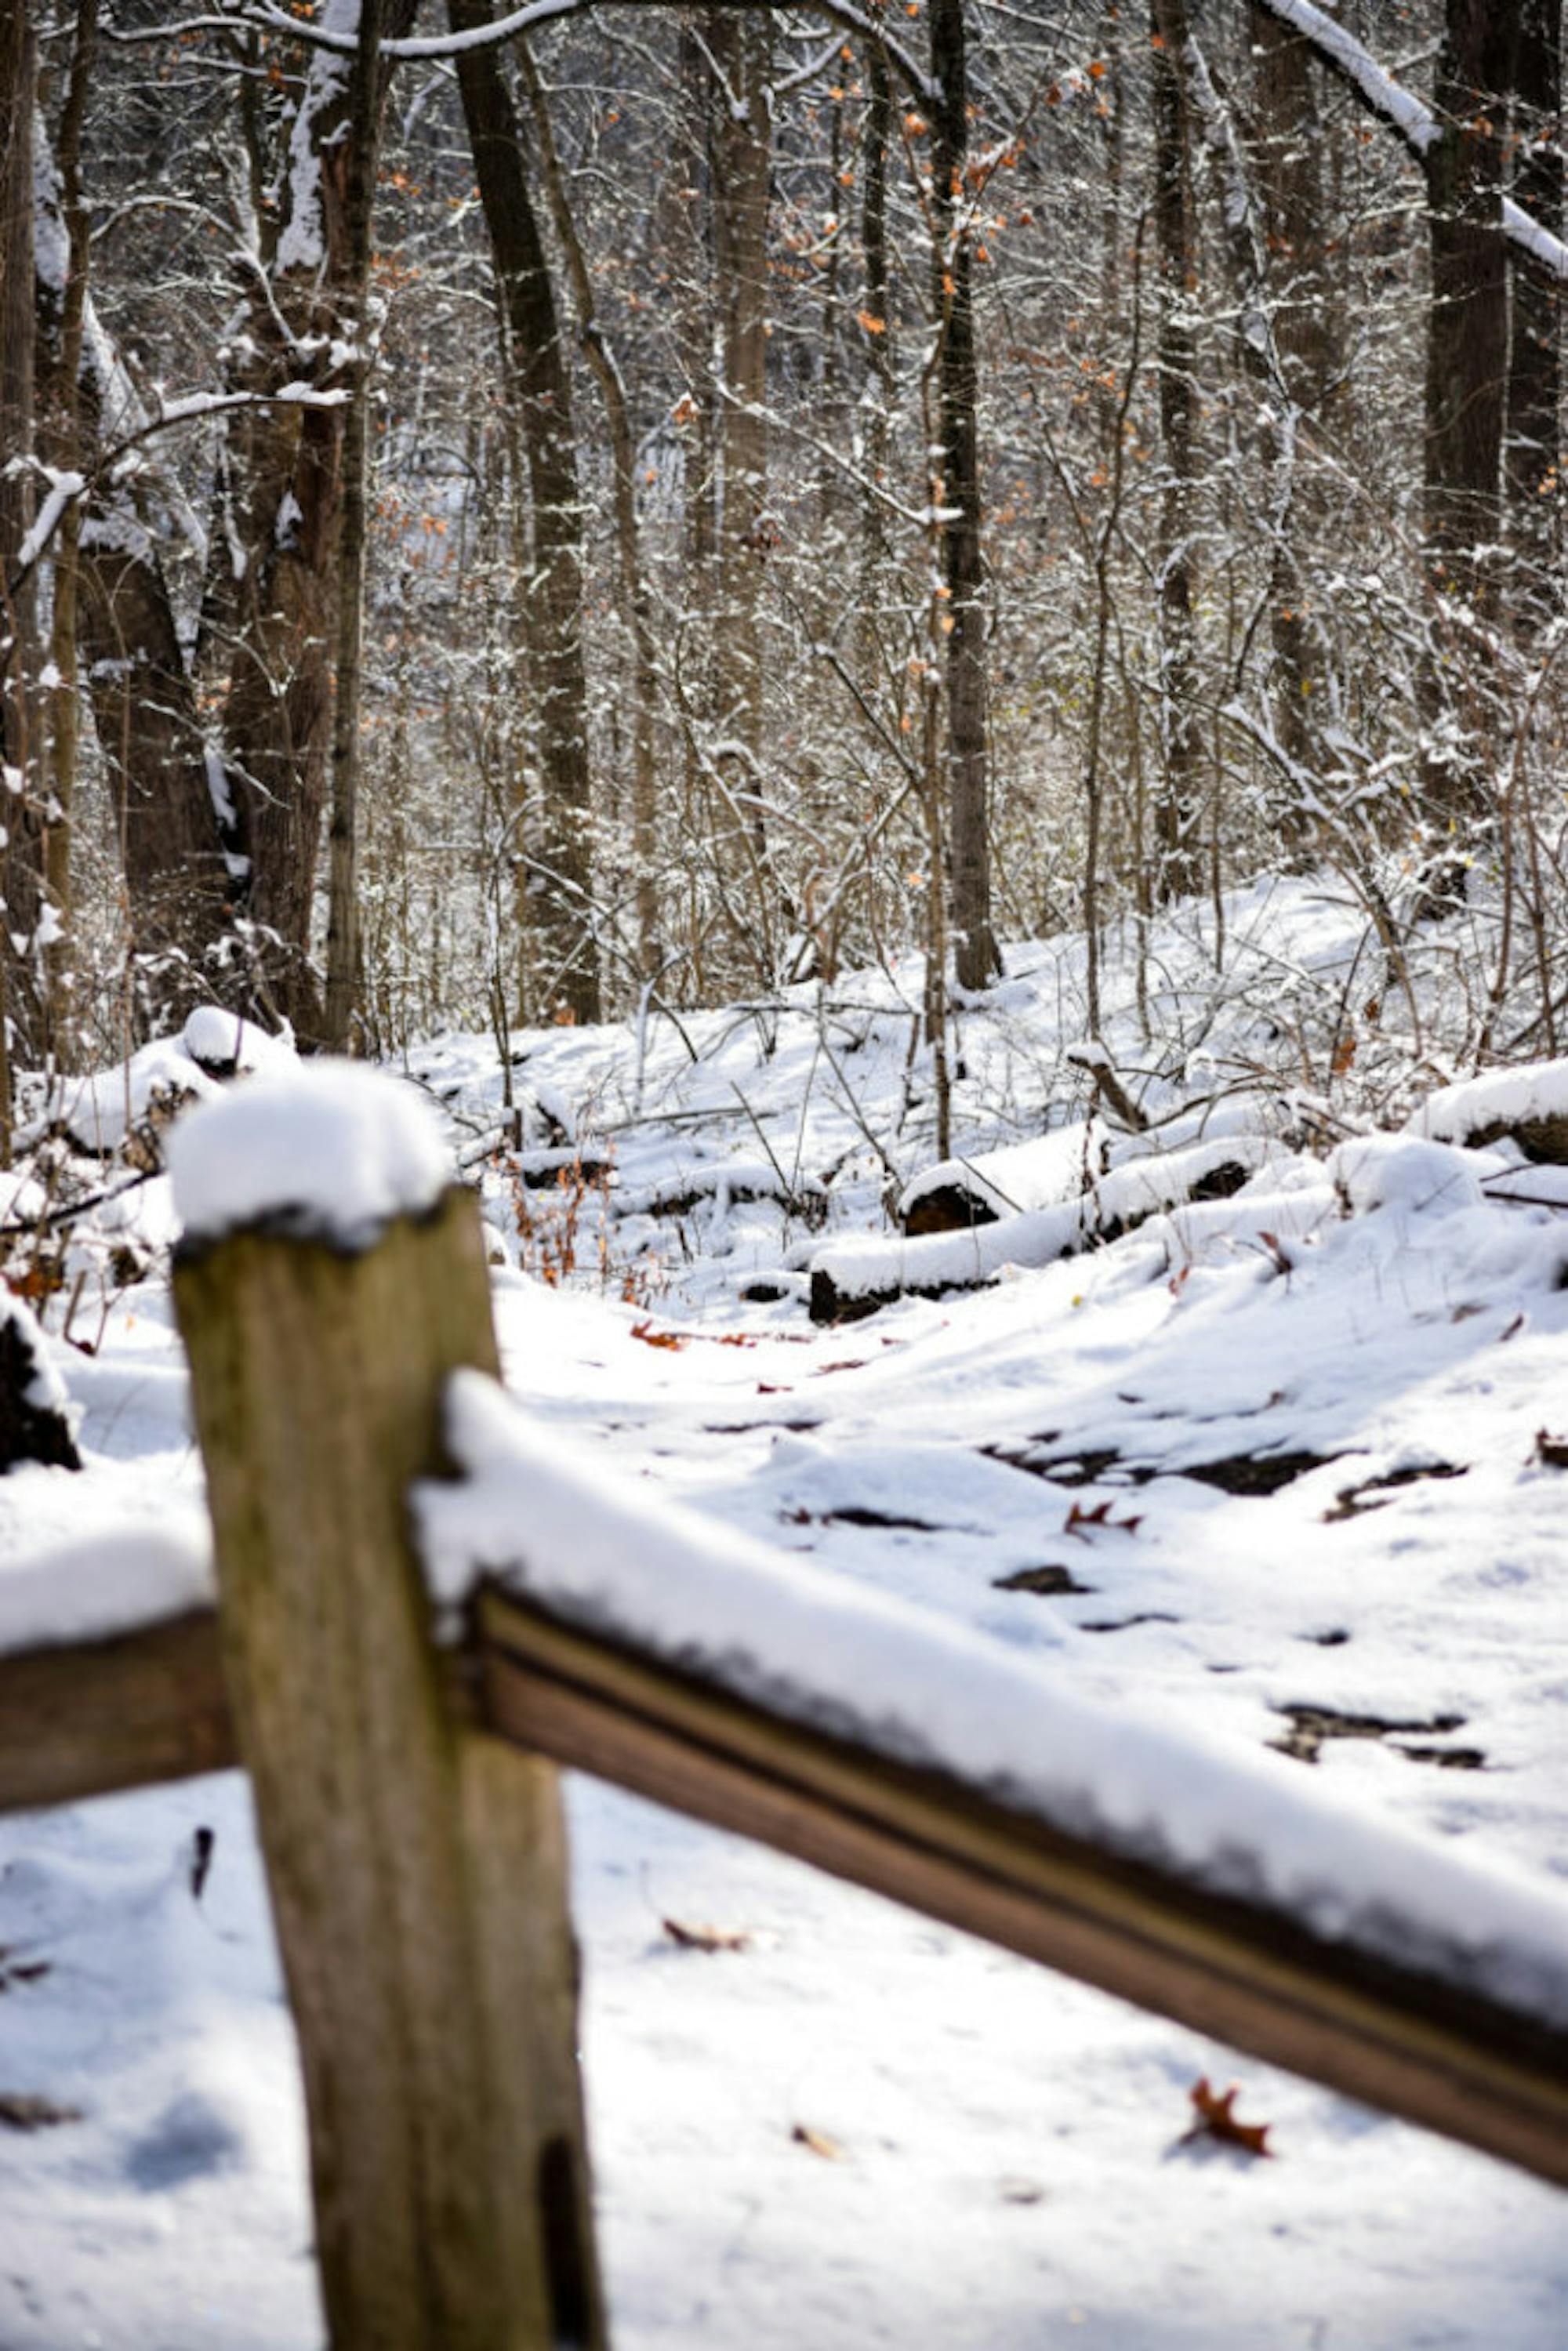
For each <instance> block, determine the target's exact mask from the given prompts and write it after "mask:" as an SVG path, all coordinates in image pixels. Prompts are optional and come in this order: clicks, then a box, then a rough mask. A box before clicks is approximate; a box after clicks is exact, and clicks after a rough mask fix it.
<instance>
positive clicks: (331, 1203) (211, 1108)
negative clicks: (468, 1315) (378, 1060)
mask: <svg viewBox="0 0 1568 2351" xmlns="http://www.w3.org/2000/svg"><path fill="white" fill-rule="evenodd" d="M166 1154H167V1158H168V1164H169V1173H170V1175H171V1177H172V1181H173V1186H174V1205H175V1207H176V1208H177V1209H178V1210H179V1214H180V1218H181V1222H182V1223H183V1226H184V1228H185V1237H186V1239H187V1241H189V1242H197V1241H212V1240H216V1239H218V1238H221V1237H222V1236H223V1235H224V1234H225V1233H231V1232H236V1231H238V1230H239V1229H240V1228H242V1227H243V1226H247V1225H267V1226H272V1227H279V1228H287V1229H288V1230H290V1231H293V1232H296V1233H298V1234H299V1235H301V1236H302V1237H308V1238H313V1239H317V1240H322V1241H326V1242H329V1243H332V1244H335V1245H336V1246H337V1247H339V1248H340V1249H345V1248H346V1249H362V1248H364V1247H366V1246H368V1244H369V1243H370V1242H371V1241H372V1240H373V1239H375V1238H376V1237H377V1236H378V1234H379V1233H380V1231H381V1229H382V1227H383V1226H384V1225H385V1224H386V1223H387V1221H388V1219H389V1218H390V1217H397V1216H405V1217H418V1216H423V1215H424V1214H425V1213H426V1211H427V1210H429V1209H431V1208H433V1207H434V1206H435V1203H436V1201H437V1200H438V1199H439V1198H440V1196H441V1195H442V1193H443V1191H444V1189H445V1187H446V1186H447V1185H448V1184H449V1183H450V1182H451V1180H452V1175H453V1165H452V1155H451V1153H450V1152H449V1151H448V1149H447V1147H446V1144H445V1141H444V1138H443V1135H442V1133H441V1126H440V1123H439V1121H438V1119H437V1117H436V1115H435V1112H434V1109H433V1107H432V1106H431V1104H430V1103H429V1102H427V1101H426V1100H425V1098H424V1097H423V1094H421V1093H420V1092H419V1091H418V1090H417V1088H416V1087H414V1086H413V1085H412V1084H411V1083H409V1082H408V1081H405V1080H403V1079H400V1078H393V1077H389V1076H387V1075H386V1074H385V1073H384V1072H382V1071H379V1070H370V1069H366V1068H365V1067H364V1065H363V1064H362V1063H361V1062H358V1061H326V1060H324V1061H305V1062H300V1063H298V1065H296V1066H292V1067H289V1068H287V1069H283V1070H279V1071H277V1072H276V1073H272V1072H269V1073H268V1074H267V1075H266V1076H263V1077H258V1078H254V1079H252V1080H251V1081H249V1082H248V1083H246V1084H243V1085H238V1086H235V1087H233V1088H231V1089H230V1090H229V1091H228V1092H225V1093H224V1094H223V1095H221V1096H220V1097H219V1098H218V1099H217V1100H216V1101H214V1102H204V1103H201V1104H199V1105H198V1106H197V1108H196V1109H194V1110H193V1111H190V1112H187V1113H186V1115H185V1116H184V1117H183V1118H182V1119H180V1120H179V1121H178V1122H177V1123H176V1124H175V1125H174V1127H173V1128H172V1131H171V1133H170V1134H169V1137H168V1142H167V1145H166Z"/></svg>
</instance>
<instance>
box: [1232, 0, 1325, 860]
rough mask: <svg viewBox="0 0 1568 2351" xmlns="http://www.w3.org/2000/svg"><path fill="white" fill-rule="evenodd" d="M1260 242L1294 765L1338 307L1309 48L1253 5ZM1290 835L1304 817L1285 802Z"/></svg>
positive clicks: (1305, 746)
mask: <svg viewBox="0 0 1568 2351" xmlns="http://www.w3.org/2000/svg"><path fill="white" fill-rule="evenodd" d="M1248 20H1249V21H1248V29H1249V36H1250V39H1251V43H1252V56H1253V61H1254V90H1255V96H1256V105H1257V117H1258V137H1257V156H1258V163H1259V173H1260V180H1261V183H1262V188H1263V197H1264V207H1265V221H1266V228H1267V246H1268V281H1267V306H1268V320H1269V330H1270V335H1271V336H1272V340H1273V356H1274V359H1275V360H1276V362H1277V364H1278V366H1279V369H1280V372H1281V379H1282V381H1281V384H1280V386H1279V388H1278V389H1279V391H1280V392H1281V393H1283V394H1284V395H1285V396H1286V398H1287V399H1288V401H1289V403H1290V413H1289V414H1288V415H1285V416H1281V417H1278V418H1276V419H1275V420H1274V422H1273V424H1272V426H1271V428H1270V436H1269V437H1270V456H1271V466H1270V470H1271V472H1272V474H1273V476H1274V483H1275V488H1274V495H1273V499H1272V507H1273V512H1272V514H1271V516H1270V522H1271V526H1272V528H1273V530H1274V534H1275V538H1274V559H1273V566H1272V572H1271V576H1270V591H1269V629H1270V639H1271V642H1272V648H1273V656H1274V672H1275V675H1274V687H1275V692H1274V707H1275V712H1276V726H1277V731H1278V734H1279V738H1280V742H1281V747H1282V748H1283V750H1284V751H1285V753H1286V755H1287V757H1288V758H1290V760H1291V764H1292V766H1293V767H1295V768H1298V769H1300V770H1301V771H1302V772H1304V773H1306V774H1309V775H1310V774H1312V773H1314V772H1315V771H1316V769H1317V768H1318V766H1319V764H1320V758H1319V753H1320V746H1319V741H1318V732H1317V726H1316V724H1315V720H1316V717H1317V705H1318V704H1319V703H1321V702H1322V698H1323V697H1322V643H1321V641H1320V638H1319V634H1318V631H1317V627H1316V625H1315V623H1314V622H1313V619H1312V611H1311V602H1312V599H1311V593H1310V590H1309V589H1308V587H1307V584H1306V578H1305V565H1304V561H1303V556H1304V552H1305V545H1306V542H1307V540H1308V538H1310V535H1311V531H1312V526H1313V524H1314V523H1315V522H1316V521H1317V520H1318V519H1319V501H1318V499H1317V498H1316V497H1315V496H1314V495H1313V492H1314V478H1313V475H1312V470H1311V468H1310V467H1309V466H1307V465H1303V463H1302V458H1301V449H1300V447H1299V445H1298V441H1297V422H1298V419H1300V418H1303V417H1304V418H1311V419H1312V420H1314V421H1316V420H1318V419H1321V417H1322V413H1323V408H1324V404H1325V402H1326V401H1327V399H1328V397H1329V392H1330V388H1331V386H1332V385H1333V381H1334V380H1335V377H1336V375H1337V373H1338V371H1339V367H1340V363H1341V356H1342V354H1341V343H1342V339H1343V314H1342V311H1341V308H1340V305H1339V301H1338V299H1337V294H1336V289H1335V288H1334V287H1333V285H1332V283H1331V282H1330V276H1329V267H1328V260H1329V256H1328V239H1327V232H1326V227H1325V222H1324V214H1323V198H1322V173H1321V171H1320V156H1321V153H1322V120H1321V119H1320V116H1319V112H1318V105H1317V98H1316V93H1315V91H1314V89H1313V87H1312V69H1311V51H1310V50H1309V48H1308V47H1307V45H1306V43H1305V42H1304V41H1303V40H1301V37H1300V36H1299V35H1297V34H1295V33H1292V32H1291V31H1289V30H1288V29H1287V28H1286V27H1285V26H1282V25H1281V23H1280V22H1279V20H1278V18H1276V17H1274V16H1270V14H1269V12H1268V11H1267V10H1266V9H1264V8H1261V7H1259V6H1258V5H1256V0H1254V5H1252V6H1251V7H1250V8H1249V11H1248ZM1286 818H1287V822H1288V824H1289V827H1290V830H1291V831H1293V832H1298V833H1299V832H1301V831H1305V830H1306V828H1305V826H1304V824H1303V812H1302V811H1301V810H1300V809H1299V807H1298V806H1296V805H1295V803H1294V802H1293V801H1292V802H1288V803H1287V810H1286Z"/></svg>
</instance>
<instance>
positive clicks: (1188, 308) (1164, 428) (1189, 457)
mask: <svg viewBox="0 0 1568 2351" xmlns="http://www.w3.org/2000/svg"><path fill="white" fill-rule="evenodd" d="M1154 29H1155V35H1156V37H1157V46H1156V47H1155V56H1154V99H1155V230H1156V233H1157V237H1158V244H1159V264H1160V308H1159V333H1158V351H1157V365H1158V371H1159V383H1160V433H1161V437H1162V440H1163V442H1164V444H1165V496H1164V497H1163V499H1162V501H1161V506H1160V526H1159V541H1158V547H1157V550H1156V564H1157V577H1158V583H1159V599H1160V734H1161V749H1162V754H1163V769H1164V772H1163V775H1162V777H1161V781H1160V789H1159V792H1158V795H1157V797H1156V799H1155V810H1154V827H1155V848H1156V852H1157V858H1156V870H1155V896H1156V898H1162V899H1163V898H1172V897H1179V896H1183V895H1186V893H1189V892H1191V891H1194V890H1197V888H1199V887H1200V885H1201V882H1202V872H1203V861H1202V856H1201V852H1200V845H1199V841H1198V823H1199V816H1200V805H1201V802H1200V786H1199V768H1200V765H1201V762H1202V759H1203V733H1202V729H1201V727H1200V726H1199V724H1198V716H1197V632H1196V629H1195V626H1194V619H1193V589H1194V580H1193V558H1192V538H1193V530H1194V525H1195V514H1194V506H1195V500H1196V495H1197V383H1196V381H1195V377H1194V369H1195V366H1196V364H1197V350H1196V341H1195V337H1194V331H1193V302H1194V288H1195V287H1196V285H1197V235H1196V230H1195V224H1194V221H1193V212H1192V190H1191V154H1192V135H1191V125H1190V121H1189V109H1188V103H1187V93H1186V47H1187V41H1188V37H1189V31H1188V21H1187V11H1186V0H1155V5H1154Z"/></svg>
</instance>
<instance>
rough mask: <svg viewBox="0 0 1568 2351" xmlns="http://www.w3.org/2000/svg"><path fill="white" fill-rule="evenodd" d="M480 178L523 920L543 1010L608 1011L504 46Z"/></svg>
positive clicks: (545, 342) (570, 526) (522, 176)
mask: <svg viewBox="0 0 1568 2351" xmlns="http://www.w3.org/2000/svg"><path fill="white" fill-rule="evenodd" d="M490 14H491V11H490V7H489V5H488V0H447V16H448V21H449V22H450V24H451V26H452V28H453V30H454V32H459V33H460V32H469V31H473V30H474V29H476V27H477V26H482V25H485V24H487V23H488V22H489V19H490ZM457 79H458V86H459V88H460V89H461V91H462V96H463V112H464V118H465V121H466V123H467V126H468V139H469V143H470V146H471V147H472V149H473V154H474V172H475V177H476V180H477V181H478V183H479V201H480V203H481V204H482V205H483V207H484V212H485V225H486V229H487V230H488V232H489V237H490V249H491V253H492V255H493V256H494V259H495V267H496V279H497V287H498V290H499V294H500V299H501V304H502V308H503V309H504V312H505V315H506V321H507V365H508V369H509V371H510V378H511V381H510V386H509V389H510V392H511V396H512V399H513V402H514V403H515V406H516V412H517V423H518V426H519V429H520V431H521V434H522V441H523V449H524V455H525V457H526V460H527V464H528V488H529V495H530V506H531V514H532V525H533V547H532V556H533V563H532V576H531V579H530V581H529V587H528V625H529V637H530V643H531V651H532V654H533V660H534V668H535V674H536V676H537V680H538V758H539V768H540V773H541V778H542V787H543V791H542V797H543V807H542V811H541V824H540V831H539V836H538V840H537V841H533V842H530V843H528V844H527V846H526V848H525V852H524V862H523V866H522V869H521V874H522V901H521V904H520V905H519V913H520V914H521V915H522V917H523V921H524V925H525V928H526V930H528V931H530V932H532V933H533V934H534V935H535V936H536V937H537V939H538V945H539V947H540V950H541V954H540V956H539V957H538V961H539V963H540V965H541V967H542V978H543V994H544V1001H543V1004H542V1006H541V1009H542V1010H543V1012H544V1013H545V1015H546V1017H549V1014H550V1013H552V1012H553V1013H558V1014H561V1015H564V1016H565V1017H567V1018H570V1019H573V1020H597V1019H599V1015H600V992H599V950H598V945H597V942H596V939H595V935H594V929H593V920H592V901H591V827H592V796H591V771H590V763H589V746H588V687H587V681H586V678H585V675H584V671H583V656H582V600H583V557H582V504H581V496H580V491H579V487H578V473H577V442H576V436H575V434H574V432H573V428H572V416H571V386H570V379H569V377H568V373H567V366H566V352H565V347H564V342H563V339H562V335H561V330H560V322H559V317H558V314H557V310H556V301H555V291H554V288H553V287H552V285H551V282H550V274H549V261H548V259H547V257H546V254H545V248H544V240H543V238H542V237H541V236H540V235H539V226H538V219H537V217H536V215H535V212H534V204H533V197H532V195H531V193H530V192H529V188H528V174H527V172H526V171H525V169H524V164H523V154H522V148H521V145H520V141H519V138H518V129H517V111H516V109H515V108H514V106H513V104H512V99H511V93H510V91H509V90H508V89H507V84H506V81H505V79H504V78H503V76H502V71H501V65H500V52H499V50H497V48H495V47H488V48H469V49H463V50H460V51H459V52H458V56H457Z"/></svg>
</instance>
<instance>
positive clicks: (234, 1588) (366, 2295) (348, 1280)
mask: <svg viewBox="0 0 1568 2351" xmlns="http://www.w3.org/2000/svg"><path fill="white" fill-rule="evenodd" d="M174 1280H175V1298H176V1303H177V1307H178V1311H179V1318H180V1326H181V1330H182V1332H183V1336H184V1340H185V1343H186V1347H187V1350H188V1352H189V1354H190V1358H191V1372H192V1394H193V1403H194V1409H195V1416H196V1423H197V1429H198V1434H199V1436H200V1438H201V1443H202V1450H203V1454H204V1458H205V1462H206V1468H207V1487H208V1494H209V1498H210V1500H211V1505H212V1510H213V1522H214V1539H215V1548H216V1557H217V1566H218V1578H219V1585H220V1592H221V1601H222V1620H223V1629H224V1646H225V1664H226V1669H227V1678H228V1686H229V1689H230V1693H231V1696H232V1699H233V1703H234V1708H235V1719H236V1722H237V1726H238V1731H239V1740H240V1746H241V1750H242V1752H243V1755H244V1758H245V1761H246V1766H247V1768H248V1769H249V1771H250V1774H251V1779H252V1782H253V1784H254V1788H255V1792H256V1812H257V1817H258V1821H259V1824H260V1831H261V1842H262V1848H263V1852H264V1855H265V1856H266V1861H267V1876H268V1880H269V1883H270V1886H271V1890H272V1898H273V1905H274V1909H275V1912H276V1915H277V1928H278V1937H279V1941H280V1944H281V1946H282V1950H283V1957H284V1965H285V1969H286V1971H287V1980H288V1988H289V1995H290V1999H291V2001H292V2004H293V2009H294V2015H295V2021H296V2023H297V2025H298V2032H299V2042H300V2050H301V2055H302V2060H303V2066H304V2074H305V2085H306V2101H307V2107H308V2116H309V2125H310V2152H311V2171H312V2179H313V2185H314V2191H315V2200H316V2220H317V2241H318V2253H319V2260H320V2265H321V2277H322V2286H323V2294H324V2298H325V2301H326V2305H327V2313H328V2320H329V2327H330V2330H331V2337H332V2343H333V2346H334V2351H546V2346H549V2351H560V2346H589V2351H597V2346H600V2345H601V2343H602V2341H603V2320H602V2312H601V2298H600V2291H599V2284H598V2279H597V2273H596V2270H595V2265H594V2255H593V2243H592V2237H591V2229H590V2226H589V2220H588V2201H587V2193H588V2172H587V2157H586V2150H585V2142H584V2133H583V2124H582V2108H581V2098H580V2084H579V2079H578V2068H577V2061H576V2046H577V2041H576V2030H575V1998H576V1971H575V1963H574V1954H573V1949H572V1941H571V1931H570V1914H569V1911H568V1907H567V1890H566V1882H565V1841H564V1834H563V1831H562V1828H561V1823H560V1816H559V1792H558V1790H557V1786H556V1779H555V1773H554V1771H553V1768H552V1767H551V1766H550V1765H549V1764H547V1763H544V1762H541V1761H538V1759H537V1758H530V1757H522V1756H518V1755H517V1754H516V1753H513V1752H508V1751H507V1750H505V1749H504V1748H502V1747H501V1745H500V1744H499V1743H498V1742H497V1741H494V1740H487V1739H486V1738H484V1737H483V1736H482V1735H481V1734H479V1733H477V1732H476V1731H474V1730H473V1729H472V1728H470V1727H469V1726H467V1725H465V1724H464V1723H463V1722H462V1721H460V1720H459V1719H457V1718H456V1716H455V1711H454V1708H452V1706H451V1704H450V1703H449V1701H448V1698H447V1694H446V1686H445V1678H444V1672H443V1668H442V1666H441V1663H440V1661H439V1659H438V1657H437V1656H436V1653H435V1650H434V1646H433V1643H432V1640H431V1635H430V1627H429V1606H428V1603H427V1601H426V1598H425V1593H424V1588H423V1579H422V1576H421V1573H420V1570H419V1567H418V1563H417V1562H416V1560H415V1557H414V1554H413V1548H412V1544H411V1540H410V1533H409V1525H408V1516H407V1508H406V1496H407V1493H408V1489H409V1486H410V1484H411V1483H412V1482H413V1479H416V1478H419V1477H428V1476H430V1475H433V1474H438V1473H439V1472H440V1470H441V1469H442V1468H443V1466H444V1448H443V1442H442V1427H441V1413H442V1394H443V1388H444V1382H445V1379H446V1376H447V1374H449V1373H450V1372H451V1371H452V1370H454V1369H455V1368H456V1367H457V1366H458V1365H462V1364H471V1365H476V1366H477V1367H479V1368H481V1369H484V1370H489V1371H494V1369H495V1368H496V1347H495V1339H494V1334H493V1332H492V1330H491V1324H490V1311H489V1295H488V1280H487V1272H486V1260H485V1252H484V1247H483V1243H482V1239H481V1235H480V1227H479V1220H478V1213H477V1206H476V1202H475V1200H474V1199H473V1197H472V1196H470V1195H468V1194H466V1193H463V1192H456V1191H454V1192H450V1193H448V1194H447V1195H446V1196H445V1197H444V1200H443V1201H442V1203H441V1204H440V1206H439V1207H437V1209H436V1210H435V1211H434V1212H433V1213H432V1215H430V1216H429V1217H423V1218H420V1219H417V1220H411V1219H408V1218H400V1219H397V1220H394V1221H393V1222H392V1224H391V1225H389V1226H388V1228H386V1230H385V1232H384V1233H383V1235H382V1238H380V1239H379V1240H378V1241H377V1242H376V1243H375V1245H374V1246H373V1247H371V1248H369V1249H364V1250H362V1251H360V1252H356V1253H350V1252H347V1251H345V1250H343V1249H339V1248H334V1247H331V1246H328V1245H326V1244H323V1243H319V1242H314V1241H308V1240H300V1239H298V1238H287V1237H283V1236H280V1235H278V1234H277V1233H273V1232H268V1231H266V1230H256V1231H245V1232H239V1233H235V1234H234V1235H232V1236H231V1237H229V1238H225V1239H224V1240H223V1241H221V1242H219V1243H217V1244H216V1245H215V1246H213V1247H210V1248H207V1249H202V1250H199V1251H196V1252H193V1253H192V1254H190V1255H187V1256H184V1257H183V1258H182V1259H180V1260H179V1261H178V1262H177V1264H176V1268H175V1278H174Z"/></svg>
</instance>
